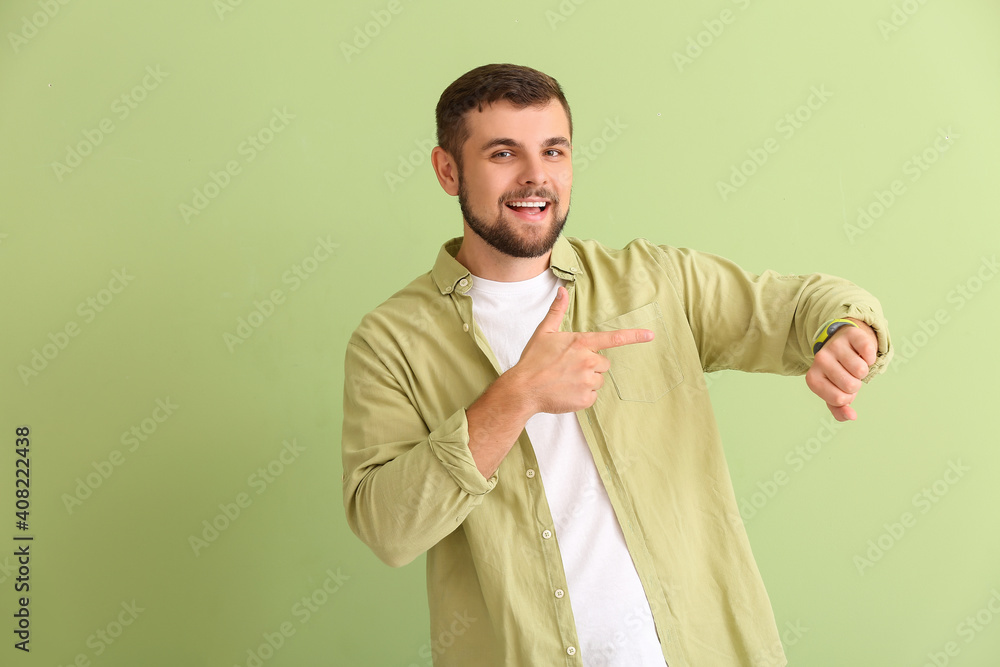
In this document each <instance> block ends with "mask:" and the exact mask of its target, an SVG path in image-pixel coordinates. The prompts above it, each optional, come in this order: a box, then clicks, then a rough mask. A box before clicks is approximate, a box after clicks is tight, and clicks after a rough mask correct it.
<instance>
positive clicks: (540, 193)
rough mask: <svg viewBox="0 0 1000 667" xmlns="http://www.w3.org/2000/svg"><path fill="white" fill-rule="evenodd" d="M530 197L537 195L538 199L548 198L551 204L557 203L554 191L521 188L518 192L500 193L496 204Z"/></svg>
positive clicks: (501, 204) (557, 199) (557, 198)
mask: <svg viewBox="0 0 1000 667" xmlns="http://www.w3.org/2000/svg"><path fill="white" fill-rule="evenodd" d="M531 197H538V198H539V199H548V200H549V201H550V202H552V203H553V204H558V203H559V197H557V196H556V194H555V193H554V192H549V191H548V190H521V191H519V192H509V193H505V194H503V195H501V196H500V197H499V198H498V199H497V204H498V205H499V206H503V205H504V203H505V202H508V201H516V200H518V199H530V198H531Z"/></svg>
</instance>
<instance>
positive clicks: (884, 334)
mask: <svg viewBox="0 0 1000 667" xmlns="http://www.w3.org/2000/svg"><path fill="white" fill-rule="evenodd" d="M839 317H853V318H854V319H856V320H861V321H862V322H864V323H865V324H867V325H868V326H870V327H871V328H872V330H874V331H875V337H876V339H877V340H878V351H877V352H876V353H875V363H874V364H872V367H871V369H870V370H869V371H868V375H866V376H865V378H864V380H863V382H868V381H869V380H871V379H872V378H873V377H875V376H876V375H879V374H880V373H883V372H884V371H885V368H886V366H887V365H888V363H889V360H890V359H892V341H891V340H890V339H889V323H888V322H887V321H886V319H885V317H883V316H881V315H880V314H879V313H877V312H875V310H874V309H873V308H872V307H871V306H867V305H863V304H848V308H847V313H846V314H844V315H840V316H839Z"/></svg>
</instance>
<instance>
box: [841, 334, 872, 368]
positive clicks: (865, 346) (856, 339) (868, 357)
mask: <svg viewBox="0 0 1000 667" xmlns="http://www.w3.org/2000/svg"><path fill="white" fill-rule="evenodd" d="M847 342H849V343H850V344H851V347H852V348H853V349H854V351H855V352H857V353H858V356H859V357H861V360H862V361H864V362H865V364H867V365H868V368H871V366H872V365H873V364H874V363H875V353H876V351H877V350H878V342H877V341H872V337H871V336H870V335H869V334H868V333H867V332H866V331H864V330H862V329H858V330H856V331H852V332H851V336H849V337H848V339H847ZM865 375H868V369H867V368H866V369H865ZM862 377H863V376H862Z"/></svg>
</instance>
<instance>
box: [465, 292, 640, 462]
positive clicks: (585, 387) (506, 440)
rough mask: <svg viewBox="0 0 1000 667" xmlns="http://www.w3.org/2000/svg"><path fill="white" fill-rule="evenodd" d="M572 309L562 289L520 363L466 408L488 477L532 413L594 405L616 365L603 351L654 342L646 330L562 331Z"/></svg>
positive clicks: (474, 448)
mask: <svg viewBox="0 0 1000 667" xmlns="http://www.w3.org/2000/svg"><path fill="white" fill-rule="evenodd" d="M568 305H569V298H568V295H567V294H566V288H564V287H562V286H561V285H560V286H559V289H558V291H557V292H556V299H555V301H553V302H552V307H551V308H550V309H549V312H548V313H547V314H546V315H545V318H544V319H543V320H542V322H541V324H539V325H538V328H536V329H535V333H533V334H532V335H531V338H530V339H529V340H528V343H527V344H526V345H525V346H524V350H523V351H522V352H521V358H520V360H519V361H518V362H517V363H516V364H514V366H513V367H512V368H510V369H509V370H508V371H507V372H506V373H504V374H502V375H501V376H500V377H499V378H497V380H496V381H495V382H494V383H493V384H491V385H490V386H489V387H488V388H487V389H486V391H485V392H483V395H482V396H480V397H479V398H478V399H477V400H476V402H475V403H473V404H472V405H470V406H469V408H468V409H467V410H466V416H467V418H468V423H469V451H470V452H471V453H472V458H473V459H474V460H475V461H476V467H477V468H478V469H479V472H480V473H482V475H483V477H485V478H486V479H489V478H490V476H491V475H492V474H493V473H494V472H496V470H497V468H499V467H500V462H501V461H502V460H503V458H504V457H505V456H507V452H509V451H510V448H511V447H512V446H513V445H514V442H515V441H516V440H517V437H518V435H519V434H520V433H521V431H522V430H523V429H524V425H525V423H526V422H527V421H528V420H529V419H530V418H531V417H532V415H535V414H537V413H539V412H548V413H552V414H558V413H562V412H576V411H577V410H583V409H584V408H589V407H590V406H591V405H593V404H594V401H596V400H597V390H598V389H600V388H601V385H602V384H604V376H603V375H602V373H604V372H605V371H607V370H608V368H609V367H610V365H611V362H609V361H608V360H607V358H606V357H604V356H603V355H600V354H598V350H604V349H607V348H609V347H619V346H621V345H631V344H633V343H644V342H646V341H650V340H653V332H652V331H649V330H647V329H619V330H617V331H597V332H585V333H574V332H571V331H559V325H560V324H562V320H563V315H565V314H566V308H567V306H568Z"/></svg>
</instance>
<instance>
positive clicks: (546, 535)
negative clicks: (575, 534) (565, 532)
mask: <svg viewBox="0 0 1000 667" xmlns="http://www.w3.org/2000/svg"><path fill="white" fill-rule="evenodd" d="M542 537H544V538H545V539H549V538H550V537H552V531H551V530H548V529H546V530H543V531H542Z"/></svg>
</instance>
